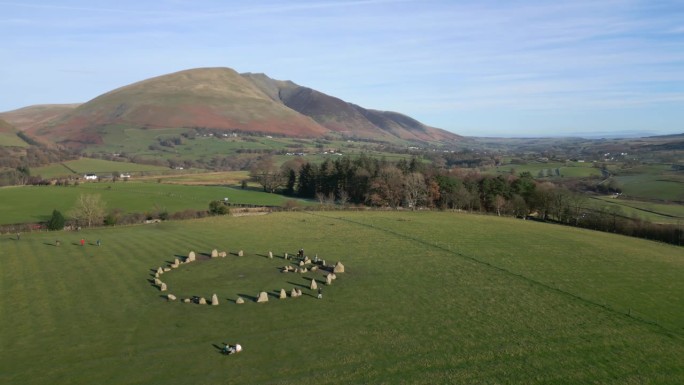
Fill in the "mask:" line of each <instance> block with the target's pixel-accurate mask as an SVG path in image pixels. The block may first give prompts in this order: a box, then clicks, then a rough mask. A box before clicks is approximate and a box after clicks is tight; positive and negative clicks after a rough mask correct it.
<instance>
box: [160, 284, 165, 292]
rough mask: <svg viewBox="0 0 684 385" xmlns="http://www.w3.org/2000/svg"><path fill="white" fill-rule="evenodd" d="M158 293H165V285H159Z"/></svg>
mask: <svg viewBox="0 0 684 385" xmlns="http://www.w3.org/2000/svg"><path fill="white" fill-rule="evenodd" d="M159 291H166V284H165V283H164V282H162V283H161V285H159Z"/></svg>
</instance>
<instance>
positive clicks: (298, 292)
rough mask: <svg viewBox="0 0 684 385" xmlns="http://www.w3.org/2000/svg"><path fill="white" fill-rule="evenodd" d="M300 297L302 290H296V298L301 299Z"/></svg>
mask: <svg viewBox="0 0 684 385" xmlns="http://www.w3.org/2000/svg"><path fill="white" fill-rule="evenodd" d="M301 296H302V289H297V297H301Z"/></svg>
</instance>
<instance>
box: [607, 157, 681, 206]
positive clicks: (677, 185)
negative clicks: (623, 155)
mask: <svg viewBox="0 0 684 385" xmlns="http://www.w3.org/2000/svg"><path fill="white" fill-rule="evenodd" d="M615 179H616V180H617V181H618V182H619V183H620V186H621V188H622V191H623V193H624V195H625V196H629V197H630V198H645V199H657V200H667V201H679V202H684V172H681V171H679V172H677V171H673V170H672V168H671V166H670V165H663V164H653V165H642V166H639V167H635V168H632V169H629V170H620V171H618V175H617V176H616V177H615Z"/></svg>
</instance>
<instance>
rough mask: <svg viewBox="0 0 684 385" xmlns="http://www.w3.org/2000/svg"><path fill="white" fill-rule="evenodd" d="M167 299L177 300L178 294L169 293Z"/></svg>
mask: <svg viewBox="0 0 684 385" xmlns="http://www.w3.org/2000/svg"><path fill="white" fill-rule="evenodd" d="M166 299H168V300H169V301H175V300H176V296H175V295H173V294H167V295H166Z"/></svg>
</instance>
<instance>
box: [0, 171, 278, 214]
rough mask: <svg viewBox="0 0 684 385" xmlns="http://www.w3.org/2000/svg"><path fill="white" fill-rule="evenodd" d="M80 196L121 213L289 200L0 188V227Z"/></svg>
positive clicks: (126, 189)
mask: <svg viewBox="0 0 684 385" xmlns="http://www.w3.org/2000/svg"><path fill="white" fill-rule="evenodd" d="M80 194H94V195H100V197H101V200H102V201H103V202H104V204H105V206H106V208H107V209H108V210H111V209H121V210H122V211H123V212H124V213H130V212H143V213H144V212H155V211H168V212H169V213H173V212H177V211H183V210H186V209H193V210H206V209H207V208H208V207H209V202H211V201H213V200H223V198H228V199H229V202H231V203H242V204H255V205H268V206H280V205H282V204H283V203H284V202H285V201H286V200H287V199H289V198H286V197H284V196H282V195H276V194H268V193H264V192H260V191H255V190H252V189H245V190H242V189H236V188H230V187H222V186H186V185H175V184H164V183H142V182H135V181H128V182H116V183H111V182H109V183H106V182H91V183H81V184H80V185H78V186H73V185H72V186H68V187H60V186H21V187H5V188H0V224H10V223H25V222H39V221H46V220H47V219H49V218H50V215H51V214H52V210H59V211H61V212H62V213H63V214H64V215H68V213H69V211H70V210H71V209H72V208H73V206H74V204H75V202H76V199H77V198H78V196H79V195H80Z"/></svg>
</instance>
